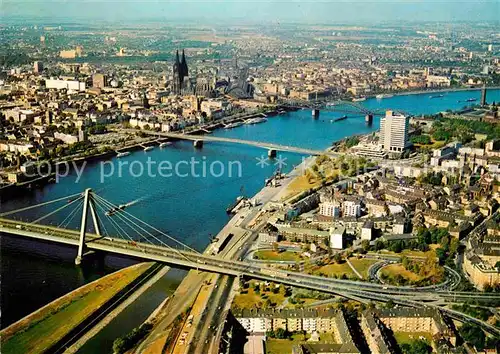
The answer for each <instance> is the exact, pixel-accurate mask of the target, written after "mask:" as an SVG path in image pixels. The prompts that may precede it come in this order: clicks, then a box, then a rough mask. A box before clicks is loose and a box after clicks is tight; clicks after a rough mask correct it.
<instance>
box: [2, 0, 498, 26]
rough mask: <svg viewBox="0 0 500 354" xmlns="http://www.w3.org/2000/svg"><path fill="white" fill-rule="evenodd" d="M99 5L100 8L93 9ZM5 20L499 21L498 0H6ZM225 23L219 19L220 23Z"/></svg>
mask: <svg viewBox="0 0 500 354" xmlns="http://www.w3.org/2000/svg"><path fill="white" fill-rule="evenodd" d="M94 6H99V9H100V11H93V8H94ZM2 10H3V22H4V23H10V22H16V21H22V20H26V19H29V20H49V21H65V22H66V21H67V22H78V21H89V20H92V21H103V22H111V23H114V22H119V21H129V22H137V21H152V22H156V21H174V22H177V21H188V22H189V21H195V22H201V23H211V22H213V21H221V20H223V21H224V23H226V24H234V23H259V22H271V23H272V24H279V23H280V22H293V23H305V24H310V23H317V24H320V23H321V24H327V23H328V24H333V23H337V24H344V23H345V24H347V23H349V24H362V23H363V22H367V23H371V24H374V23H387V22H391V23H401V22H426V21H430V22H461V21H466V22H470V21H493V22H498V19H497V18H496V16H495V13H498V11H499V3H498V2H496V1H479V2H472V1H451V0H449V1H439V2H434V1H430V0H423V1H418V2H417V1H406V0H403V1H378V0H371V1H354V2H347V1H343V0H342V1H322V2H319V3H317V2H312V1H293V2H290V3H288V2H284V1H271V2H264V1H256V2H250V1H239V0H236V1H235V0H221V1H217V2H209V1H206V0H197V1H185V2H183V1H168V2H167V1H151V2H145V3H143V2H138V1H127V2H124V3H120V6H117V2H115V1H107V0H106V1H101V0H94V1H85V0H76V1H71V2H66V1H58V0H55V1H39V0H31V1H24V0H22V1H12V0H8V1H4V2H3V4H2ZM218 24H221V23H218Z"/></svg>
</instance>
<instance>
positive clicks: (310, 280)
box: [0, 189, 500, 335]
mask: <svg viewBox="0 0 500 354" xmlns="http://www.w3.org/2000/svg"><path fill="white" fill-rule="evenodd" d="M61 204H62V205H61ZM40 207H42V208H43V209H44V211H46V210H47V208H48V207H50V209H51V210H50V211H49V212H47V213H45V214H43V215H37V216H36V218H35V220H33V221H19V220H15V219H11V218H8V217H12V216H15V215H17V214H22V213H24V212H27V211H33V210H34V209H36V208H40ZM52 207H54V209H52ZM63 211H68V213H67V215H66V216H65V217H64V218H62V216H63V215H64V214H62V212H63ZM56 214H61V218H60V219H62V221H61V222H59V223H58V225H55V226H48V225H44V224H41V222H43V221H46V220H48V219H49V218H50V217H52V216H54V215H56ZM78 217H80V229H79V230H74V229H68V228H67V226H68V225H70V224H71V222H72V221H74V220H75V218H76V221H78ZM0 232H3V233H7V234H13V235H18V236H22V237H29V238H33V239H38V240H45V241H50V242H56V243H61V244H67V245H73V246H75V247H78V251H77V256H76V260H75V261H76V263H80V262H82V261H83V259H84V257H85V256H86V255H88V254H89V253H92V252H96V251H99V252H110V253H115V254H120V255H125V256H130V257H134V258H138V259H143V260H151V261H157V262H163V263H167V264H170V265H174V266H180V267H185V268H190V269H198V270H201V271H208V272H216V273H220V274H225V275H230V276H238V277H240V276H244V277H249V278H255V279H260V280H265V281H273V282H277V283H282V284H285V285H291V286H296V287H302V288H307V289H311V290H318V291H323V292H327V293H332V294H337V295H341V296H344V297H347V298H351V299H355V300H358V301H367V300H376V301H389V300H392V301H393V302H395V303H397V304H401V305H405V306H412V307H421V306H424V305H426V306H432V307H436V308H438V309H439V310H441V311H443V312H446V313H447V314H448V315H449V316H451V317H453V318H456V319H459V320H463V321H465V320H467V321H472V322H475V323H477V324H479V325H481V326H482V327H483V328H484V329H485V330H487V331H489V332H491V333H493V334H495V335H500V329H498V328H496V327H494V326H491V325H489V324H487V323H485V322H483V321H480V320H477V319H475V318H473V317H470V316H468V315H464V314H462V313H459V312H457V311H453V310H450V309H447V308H442V307H439V306H438V305H437V303H438V302H441V303H442V302H443V301H444V300H446V299H450V298H451V299H455V301H456V300H458V299H460V300H466V299H474V300H476V301H483V300H484V301H492V300H495V299H496V300H498V297H497V295H496V294H481V293H473V292H472V293H468V292H462V293H455V292H451V291H450V290H452V289H453V288H454V287H455V286H456V281H455V280H453V278H450V279H448V280H447V281H446V282H444V283H442V284H439V285H437V286H430V287H420V288H413V287H396V286H386V285H385V286H383V285H381V284H375V283H369V282H360V281H350V280H342V279H330V278H325V277H320V276H313V275H309V274H303V273H296V272H287V271H283V270H276V269H275V268H270V267H263V266H259V265H254V264H251V263H247V262H242V261H235V260H227V259H223V258H221V257H218V256H217V255H211V254H207V253H200V252H198V251H197V250H195V249H193V248H192V247H189V246H188V245H185V244H183V243H182V242H180V241H179V240H177V239H176V238H174V237H172V236H170V235H168V234H167V233H165V232H163V231H162V230H160V229H158V228H156V227H154V226H152V225H149V224H148V223H146V222H145V221H143V220H141V219H140V218H137V217H135V216H134V215H132V214H131V213H129V212H128V211H127V210H126V206H124V205H116V204H113V203H111V202H109V201H108V200H106V199H104V198H103V197H101V196H99V195H97V194H96V193H94V192H93V191H92V190H90V189H87V190H85V191H84V192H83V193H78V194H74V195H70V196H67V197H62V198H57V199H55V200H52V201H47V202H43V203H40V204H37V205H32V206H28V207H24V208H20V209H16V210H10V211H6V212H3V213H0Z"/></svg>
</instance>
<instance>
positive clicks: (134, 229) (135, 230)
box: [94, 199, 149, 241]
mask: <svg viewBox="0 0 500 354" xmlns="http://www.w3.org/2000/svg"><path fill="white" fill-rule="evenodd" d="M94 200H95V202H96V203H103V202H102V201H97V200H96V199H94ZM104 207H108V208H109V206H107V205H105V204H104ZM120 214H121V213H120V212H117V213H115V214H114V215H116V216H117V217H120V218H122V219H123V220H125V221H128V222H130V221H129V220H128V219H126V218H124V217H123V216H122V215H120ZM106 217H107V218H108V219H109V220H110V221H113V222H115V224H117V225H118V222H116V221H114V220H113V217H112V216H111V215H109V216H108V215H106ZM124 224H125V226H127V227H129V228H130V229H132V230H133V231H134V232H136V233H137V234H138V235H139V236H141V237H143V238H144V239H146V241H149V240H148V238H147V237H146V236H144V235H143V234H141V233H140V232H139V231H137V229H136V228H134V227H133V226H132V225H130V224H126V223H124ZM132 240H134V238H133V237H132Z"/></svg>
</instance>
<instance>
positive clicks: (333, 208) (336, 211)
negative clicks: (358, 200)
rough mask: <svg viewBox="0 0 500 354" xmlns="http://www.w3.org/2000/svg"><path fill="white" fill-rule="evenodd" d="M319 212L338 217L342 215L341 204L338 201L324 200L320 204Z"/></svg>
mask: <svg viewBox="0 0 500 354" xmlns="http://www.w3.org/2000/svg"><path fill="white" fill-rule="evenodd" d="M319 214H320V215H323V216H330V217H333V218H338V217H339V216H340V205H339V203H336V202H323V203H320V204H319Z"/></svg>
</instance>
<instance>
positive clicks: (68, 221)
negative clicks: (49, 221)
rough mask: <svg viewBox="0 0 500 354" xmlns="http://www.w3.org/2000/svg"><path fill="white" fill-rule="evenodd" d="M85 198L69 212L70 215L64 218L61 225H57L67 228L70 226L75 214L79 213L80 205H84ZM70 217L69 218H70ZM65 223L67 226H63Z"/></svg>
mask: <svg viewBox="0 0 500 354" xmlns="http://www.w3.org/2000/svg"><path fill="white" fill-rule="evenodd" d="M83 202H84V201H83V200H81V201H80V203H78V205H77V206H76V207H75V208H74V209H73V210H72V211H71V212H70V213H69V214H68V216H66V217H65V218H64V220H63V221H62V222H61V223H59V225H57V227H62V228H66V227H68V226H69V224H70V223H71V221H72V220H73V218H74V217H75V215H76V214H77V212H78V211H79V209H80V207H81V206H82V205H83ZM68 219H69V220H68ZM66 220H67V223H66ZM63 225H65V226H63Z"/></svg>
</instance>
